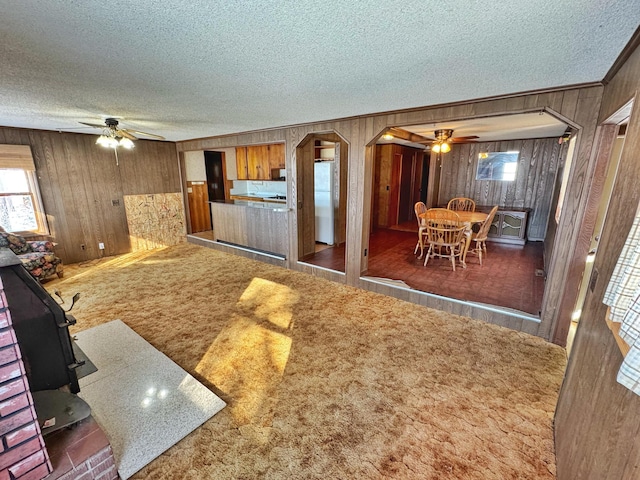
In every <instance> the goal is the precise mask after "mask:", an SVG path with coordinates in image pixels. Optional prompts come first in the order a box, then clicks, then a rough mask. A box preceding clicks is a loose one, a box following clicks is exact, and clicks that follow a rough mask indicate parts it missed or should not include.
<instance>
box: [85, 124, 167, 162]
mask: <svg viewBox="0 0 640 480" xmlns="http://www.w3.org/2000/svg"><path fill="white" fill-rule="evenodd" d="M80 123H81V124H83V125H87V126H88V127H92V128H100V129H102V135H100V136H99V137H98V140H96V143H97V144H98V145H101V146H103V147H106V148H112V149H113V153H114V154H115V156H116V166H117V165H119V164H120V162H119V160H118V150H117V149H118V147H123V148H126V149H127V150H131V149H132V148H133V147H134V144H133V141H134V140H138V137H137V136H136V135H138V136H143V137H149V138H153V139H156V140H164V137H162V136H160V135H155V134H153V133H147V132H141V131H139V130H132V129H130V128H121V127H119V124H120V122H119V121H118V120H117V119H115V118H111V117H110V118H105V120H104V125H99V124H96V123H86V122H80Z"/></svg>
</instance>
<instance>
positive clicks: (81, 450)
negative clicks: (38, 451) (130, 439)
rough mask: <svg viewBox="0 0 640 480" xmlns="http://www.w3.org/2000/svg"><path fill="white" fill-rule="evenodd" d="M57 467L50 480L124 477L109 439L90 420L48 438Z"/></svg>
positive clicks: (89, 418) (104, 479) (59, 431)
mask: <svg viewBox="0 0 640 480" xmlns="http://www.w3.org/2000/svg"><path fill="white" fill-rule="evenodd" d="M44 442H45V444H46V446H47V451H48V452H49V458H50V459H51V464H52V465H53V469H54V470H53V473H52V474H51V476H49V477H47V480H49V479H51V480H58V479H59V480H115V479H118V478H120V477H119V476H118V471H117V469H116V463H115V459H114V457H113V452H112V450H111V445H110V444H109V440H108V439H107V437H106V436H105V434H104V432H103V431H102V429H101V428H100V426H99V425H98V423H97V422H96V421H95V420H94V419H93V417H91V416H90V417H88V418H86V419H85V420H82V421H81V422H78V423H77V424H76V425H75V426H74V427H73V428H71V429H62V430H58V431H57V432H54V433H52V434H50V435H47V436H46V437H44Z"/></svg>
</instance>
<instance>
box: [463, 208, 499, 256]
mask: <svg viewBox="0 0 640 480" xmlns="http://www.w3.org/2000/svg"><path fill="white" fill-rule="evenodd" d="M497 211H498V205H496V206H495V207H493V208H492V209H491V212H489V215H488V216H487V218H486V220H485V221H484V222H482V225H480V229H479V230H478V232H477V233H473V234H471V241H472V242H475V244H474V246H473V248H470V249H469V251H468V252H467V254H469V253H471V254H473V255H478V260H479V261H480V265H481V266H482V255H483V254H484V256H485V257H486V256H487V244H486V241H487V236H488V235H489V229H490V228H491V224H492V223H493V218H494V217H495V216H496V212H497ZM465 257H466V255H465ZM465 262H466V258H465Z"/></svg>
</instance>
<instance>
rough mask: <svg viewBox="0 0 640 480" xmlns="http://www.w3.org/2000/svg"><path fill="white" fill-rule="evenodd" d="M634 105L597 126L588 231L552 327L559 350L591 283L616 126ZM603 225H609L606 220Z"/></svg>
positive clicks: (586, 218)
mask: <svg viewBox="0 0 640 480" xmlns="http://www.w3.org/2000/svg"><path fill="white" fill-rule="evenodd" d="M633 103H634V100H633V99H631V100H630V101H628V102H627V103H626V104H625V105H624V106H623V107H622V108H620V109H619V110H618V111H617V112H616V113H614V114H613V115H612V116H610V117H609V118H607V119H606V120H605V121H604V122H602V123H601V124H600V125H598V127H597V129H596V135H595V139H594V146H593V150H592V156H593V158H594V165H595V166H594V174H593V177H592V180H591V185H590V188H589V193H588V197H587V206H586V208H585V211H584V212H585V213H584V217H583V220H582V225H583V226H587V228H586V229H585V230H584V232H583V234H582V235H581V236H580V238H579V245H577V246H576V251H577V253H576V254H575V255H574V259H575V261H573V262H572V263H571V266H572V271H571V272H569V274H568V275H567V281H566V283H565V288H564V293H563V296H562V297H561V301H560V303H559V311H558V315H557V316H556V323H555V325H553V327H552V332H553V336H552V338H551V341H552V342H553V343H556V344H558V345H560V346H565V345H566V343H567V336H568V333H569V329H570V327H571V320H572V316H573V310H574V309H575V307H576V302H577V301H578V295H579V293H580V285H581V283H582V282H583V281H589V280H587V279H584V280H583V275H584V272H585V259H586V258H587V255H588V252H589V249H590V248H591V238H592V236H593V233H594V228H595V221H596V217H597V216H598V208H599V206H600V201H601V198H602V192H603V188H604V183H605V181H606V173H607V169H608V168H609V164H610V162H611V156H612V153H613V145H614V143H615V140H616V136H617V130H618V129H617V126H618V124H619V123H620V122H622V121H624V120H625V118H626V119H628V118H629V117H630V115H631V111H632V109H633ZM623 149H624V147H623ZM614 183H615V181H614ZM604 222H606V216H605V219H604ZM578 247H579V248H578ZM580 255H582V256H580ZM576 263H577V265H576ZM592 274H593V272H592Z"/></svg>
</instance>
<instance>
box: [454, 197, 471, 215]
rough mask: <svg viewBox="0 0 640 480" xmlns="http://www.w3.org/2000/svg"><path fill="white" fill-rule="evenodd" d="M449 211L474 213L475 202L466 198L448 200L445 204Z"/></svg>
mask: <svg viewBox="0 0 640 480" xmlns="http://www.w3.org/2000/svg"><path fill="white" fill-rule="evenodd" d="M447 208H448V209H449V210H461V211H465V212H475V211H476V202H474V201H473V200H471V199H470V198H466V197H456V198H452V199H451V200H449V203H448V204H447Z"/></svg>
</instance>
